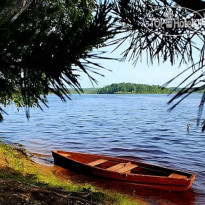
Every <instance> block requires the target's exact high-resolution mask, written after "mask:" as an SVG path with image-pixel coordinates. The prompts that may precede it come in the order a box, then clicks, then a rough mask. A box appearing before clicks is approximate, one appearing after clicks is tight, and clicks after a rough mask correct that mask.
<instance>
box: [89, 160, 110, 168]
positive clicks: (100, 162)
mask: <svg viewBox="0 0 205 205" xmlns="http://www.w3.org/2000/svg"><path fill="white" fill-rule="evenodd" d="M104 162H107V160H106V159H98V160H96V161H93V162H90V163H88V164H87V165H89V166H92V167H94V166H97V165H99V164H102V163H104Z"/></svg>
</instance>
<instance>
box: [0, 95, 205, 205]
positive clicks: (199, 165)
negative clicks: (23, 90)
mask: <svg viewBox="0 0 205 205" xmlns="http://www.w3.org/2000/svg"><path fill="white" fill-rule="evenodd" d="M200 97H201V95H198V94H196V95H192V96H190V97H189V98H188V99H187V100H185V101H184V102H183V103H182V104H180V105H179V106H178V107H177V108H176V109H175V110H174V111H172V112H168V111H167V109H168V106H167V104H166V103H167V101H168V100H169V99H170V96H166V95H81V96H79V95H72V100H71V101H69V102H67V103H63V102H61V101H60V100H59V99H58V98H57V97H55V96H54V95H50V96H49V107H50V109H46V108H45V110H44V112H41V111H40V110H38V109H32V110H31V119H30V120H29V121H27V119H26V117H25V113H24V110H21V111H20V112H17V111H16V108H15V107H14V106H10V107H8V108H6V111H7V113H8V114H9V115H8V116H5V120H4V122H3V123H1V124H0V131H1V138H3V139H4V140H6V141H8V142H15V143H20V144H22V145H24V146H25V148H26V149H28V150H29V151H31V152H36V153H40V154H43V155H45V156H47V157H46V158H47V160H50V159H51V150H54V149H63V150H70V151H79V152H90V153H100V154H109V155H113V156H131V157H134V158H136V159H138V160H141V161H146V162H148V163H154V164H158V165H164V166H167V167H171V168H176V169H182V170H186V171H189V172H193V173H196V174H197V179H196V181H195V183H194V184H193V187H192V189H191V190H190V191H188V192H185V193H180V194H179V193H169V192H168V193H164V192H149V191H148V192H146V191H145V192H141V191H139V192H138V193H137V194H138V195H141V196H142V197H143V196H144V197H147V195H148V196H149V197H150V198H149V200H151V201H152V202H150V204H152V203H153V204H157V203H159V204H161V203H160V202H159V201H161V200H162V204H165V202H166V204H182V205H183V204H184V205H186V204H187V205H189V204H201V205H204V204H205V133H202V132H201V129H200V128H198V127H197V126H196V117H197V106H198V105H199V102H200ZM187 124H191V127H190V133H187V131H186V125H187ZM156 199H158V202H156V201H155V200H156Z"/></svg>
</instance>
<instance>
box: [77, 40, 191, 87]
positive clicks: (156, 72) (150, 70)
mask: <svg viewBox="0 0 205 205" xmlns="http://www.w3.org/2000/svg"><path fill="white" fill-rule="evenodd" d="M126 44H127V43H125V45H123V46H122V47H120V48H119V49H118V50H117V51H114V52H112V50H113V48H114V47H108V48H103V49H102V50H103V51H107V54H106V55H107V56H109V57H113V58H121V57H122V56H121V55H120V53H121V52H122V51H123V50H124V49H125V48H126ZM97 62H98V63H100V65H101V66H103V67H105V68H107V69H109V70H110V71H108V70H103V69H100V70H99V72H100V73H101V74H103V75H104V77H102V76H99V75H95V74H91V75H92V76H93V77H94V78H95V79H96V80H97V81H98V84H94V86H93V85H92V83H91V82H90V80H89V78H88V77H87V76H85V75H84V74H82V73H81V77H80V81H79V82H80V83H81V87H82V88H93V87H95V88H101V87H104V86H106V85H110V84H112V83H122V82H125V83H128V82H130V83H137V84H148V85H160V86H162V85H163V84H165V83H166V82H167V81H169V80H171V79H172V78H174V77H175V76H176V75H177V74H179V73H180V72H182V71H183V70H184V69H185V68H187V67H188V66H187V65H182V66H181V67H178V64H176V65H174V66H171V64H170V63H168V62H166V63H162V62H161V63H160V64H158V62H154V64H153V65H148V64H147V59H146V57H145V55H143V58H142V61H141V62H140V61H138V63H137V64H136V65H135V66H134V65H133V62H129V61H128V60H126V61H121V62H119V61H116V60H98V61H97ZM181 80H182V78H179V79H177V80H175V81H174V82H173V83H171V84H170V85H169V86H168V87H176V86H177V85H178V84H179V83H180V82H181Z"/></svg>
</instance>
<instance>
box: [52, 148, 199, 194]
mask: <svg viewBox="0 0 205 205" xmlns="http://www.w3.org/2000/svg"><path fill="white" fill-rule="evenodd" d="M62 153H63V155H62ZM52 154H53V157H54V163H55V164H56V165H58V166H61V167H63V168H65V169H69V170H72V171H75V172H78V173H83V174H86V175H90V176H93V175H94V176H97V177H102V178H104V179H109V180H115V181H118V182H119V181H120V182H123V183H126V184H127V185H132V186H133V185H134V186H138V187H144V188H149V189H158V190H168V191H186V190H188V189H189V188H190V187H191V185H192V183H193V181H194V179H195V175H194V174H192V175H191V174H188V173H185V172H181V171H177V170H172V169H168V168H165V167H160V166H155V165H149V164H145V163H140V162H137V163H138V165H140V166H142V165H143V166H144V167H149V168H152V169H153V170H154V169H156V170H163V171H164V172H165V171H167V172H172V171H173V172H175V173H177V174H181V175H182V174H184V175H186V176H187V178H186V179H178V178H170V177H164V176H154V175H145V174H132V173H130V174H127V173H118V172H114V171H108V170H106V169H102V168H98V167H92V166H88V165H87V164H84V163H81V162H79V161H76V160H73V159H70V158H69V157H66V155H65V154H68V155H71V154H74V155H75V154H77V155H78V154H79V155H83V157H92V158H94V159H99V158H103V159H106V160H112V161H114V160H115V161H118V162H123V163H124V162H125V163H126V162H132V163H136V162H135V161H133V160H127V159H123V158H115V157H108V156H101V155H90V154H82V153H73V152H63V151H53V152H52Z"/></svg>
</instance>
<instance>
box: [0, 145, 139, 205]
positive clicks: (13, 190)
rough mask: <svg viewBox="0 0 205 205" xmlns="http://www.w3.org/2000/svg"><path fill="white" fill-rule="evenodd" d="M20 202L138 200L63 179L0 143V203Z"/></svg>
mask: <svg viewBox="0 0 205 205" xmlns="http://www.w3.org/2000/svg"><path fill="white" fill-rule="evenodd" d="M5 202H6V203H5ZM79 202H80V203H79ZM23 203H26V204H110V205H115V204H116V205H118V204H119V205H132V204H133V205H134V204H135V205H137V204H140V203H137V202H136V201H133V200H131V199H130V198H129V197H128V196H126V195H122V194H119V193H112V192H111V191H107V190H102V189H101V190H99V189H97V188H95V187H93V186H91V185H89V184H76V183H74V182H72V181H69V180H63V179H61V178H59V177H57V176H56V175H55V172H54V171H53V170H52V168H51V167H50V168H49V167H46V166H42V165H40V164H37V163H35V162H33V161H32V159H31V158H30V157H29V156H28V155H27V154H26V151H25V150H23V149H17V148H14V147H12V146H10V145H7V144H3V143H0V204H23Z"/></svg>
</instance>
